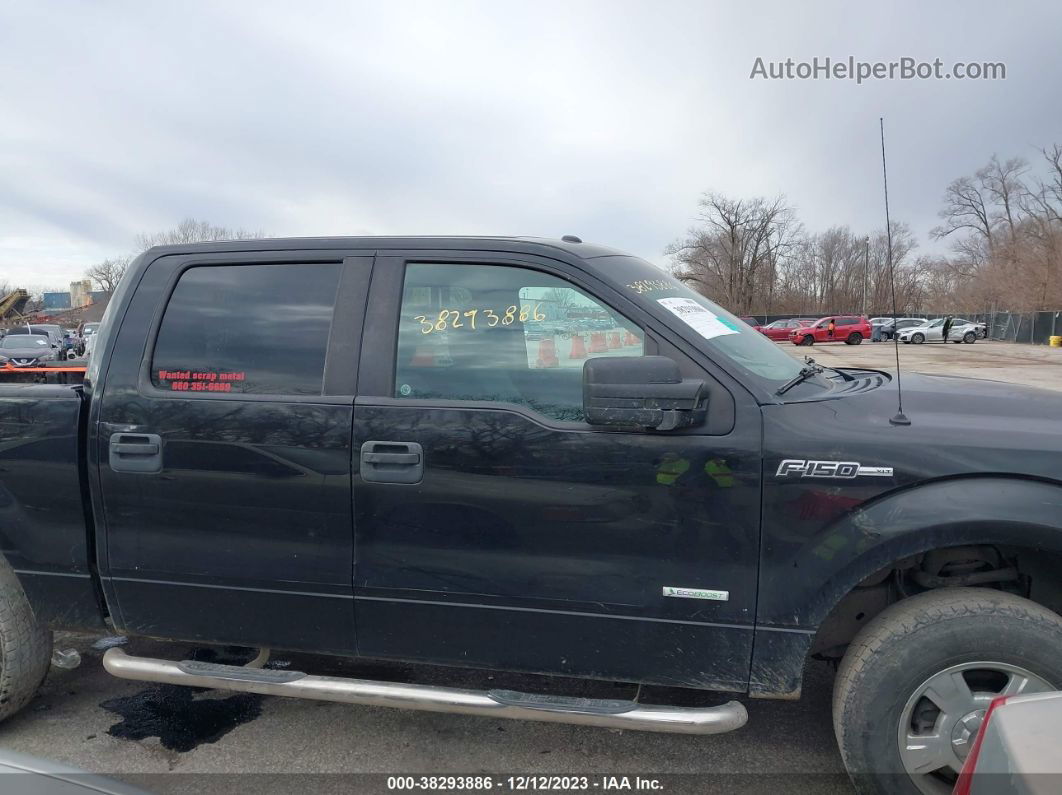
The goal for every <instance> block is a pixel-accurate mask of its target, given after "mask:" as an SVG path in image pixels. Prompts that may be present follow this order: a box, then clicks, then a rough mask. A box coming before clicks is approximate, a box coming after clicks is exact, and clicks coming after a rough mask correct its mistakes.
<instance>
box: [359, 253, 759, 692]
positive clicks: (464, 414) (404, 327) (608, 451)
mask: <svg viewBox="0 0 1062 795" xmlns="http://www.w3.org/2000/svg"><path fill="white" fill-rule="evenodd" d="M369 305H370V310H369V312H370V314H369V315H368V319H367V323H366V337H365V340H366V342H365V345H366V347H367V348H368V349H371V350H372V351H373V352H374V355H373V356H372V357H368V356H366V355H364V354H363V356H362V359H361V362H362V368H361V378H360V380H359V393H358V399H357V401H356V410H355V433H354V437H355V445H354V446H355V450H354V452H355V455H356V456H357V457H358V458H359V461H358V465H357V467H356V469H357V471H356V473H355V477H354V502H355V538H356V541H355V545H356V564H355V613H356V620H357V624H358V636H359V639H358V646H359V650H360V651H361V653H363V654H366V655H369V656H381V657H395V658H401V659H422V660H428V661H433V662H446V663H452V664H471V665H486V666H491V667H500V668H512V669H524V670H535V671H542V672H553V673H572V674H577V675H583V676H586V675H593V676H601V677H607V678H615V679H641V680H645V681H659V682H666V683H668V684H676V685H678V684H684V685H693V686H703V687H716V688H722V689H727V688H729V689H736V690H740V689H742V688H743V687H744V686H745V683H746V681H747V673H748V666H749V660H750V654H751V644H752V635H753V633H752V616H753V612H754V608H755V594H756V574H755V572H756V560H757V550H758V521H759V510H760V507H759V506H760V485H759V483H760V477H759V445H760V424H759V413H758V409H757V407H756V406H755V404H753V403H752V401H751V399H750V398H748V397H747V396H744V397H742V396H741V395H740V394H739V395H737V396H735V395H734V394H732V392H731V390H730V389H729V388H728V387H727V385H726V384H725V383H724V382H723V381H722V380H721V378H722V377H720V378H716V377H715V376H713V375H712V374H711V373H709V372H707V371H705V370H702V369H700V367H699V366H698V365H697V364H696V363H694V362H693V361H692V360H690V359H689V358H687V357H685V356H683V355H682V353H680V352H679V351H678V350H677V349H676V348H674V347H673V346H672V345H671V344H670V343H669V342H667V340H666V335H660V334H658V333H655V332H652V331H650V330H649V329H648V328H647V327H646V326H644V325H642V322H641V321H640V320H639V317H640V316H639V314H638V310H637V307H635V306H632V305H631V304H630V303H629V302H627V301H625V300H624V298H623V296H621V295H619V294H617V293H616V291H615V290H612V288H609V287H608V286H607V285H601V284H600V283H596V282H595V281H594V280H593V279H591V278H590V277H588V276H587V275H586V274H580V273H578V272H577V271H574V270H572V269H567V268H566V266H565V267H562V266H561V264H560V263H558V262H555V261H552V260H548V259H545V258H535V257H531V256H528V255H505V254H492V253H489V252H468V253H465V254H462V253H460V252H438V253H435V254H433V253H431V252H409V253H408V254H403V253H401V252H390V253H389V254H388V255H387V256H384V252H380V256H378V258H377V262H376V266H375V269H374V275H373V287H372V294H371V297H370V302H369ZM643 353H659V354H663V355H668V356H672V357H674V358H675V359H676V360H677V361H678V362H679V364H680V367H681V368H682V370H683V372H684V373H686V374H687V375H689V376H693V377H698V378H702V379H704V380H705V382H706V384H707V388H708V390H709V392H710V393H711V398H710V399H711V403H710V405H711V409H710V412H709V413H710V421H709V423H708V424H707V425H705V426H703V427H700V428H693V429H688V430H684V431H681V432H677V433H653V434H649V433H636V432H629V433H628V432H614V431H613V432H603V431H601V430H599V429H597V430H595V429H594V428H592V427H591V426H589V425H588V424H586V423H585V422H584V420H583V413H582V364H583V362H584V361H585V360H586V357H587V356H618V355H622V356H639V355H642V354H643Z"/></svg>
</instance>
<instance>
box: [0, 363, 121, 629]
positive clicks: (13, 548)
mask: <svg viewBox="0 0 1062 795" xmlns="http://www.w3.org/2000/svg"><path fill="white" fill-rule="evenodd" d="M83 408H84V398H83V396H82V393H81V390H80V389H79V388H77V387H71V386H57V385H43V384H42V385H37V384H24V385H8V384H5V385H0V553H2V554H3V556H4V558H5V559H6V560H7V562H8V563H9V564H10V565H11V567H12V568H13V569H14V570H15V573H16V574H17V575H18V578H19V580H20V581H21V583H22V587H23V588H24V589H25V591H26V595H27V597H28V598H29V601H30V604H31V605H32V606H33V610H34V612H35V613H36V615H37V618H38V620H40V621H43V622H45V623H47V624H49V625H50V626H52V627H55V628H70V629H78V628H92V627H101V626H103V614H102V610H101V602H100V600H99V598H98V589H97V586H96V583H95V579H94V575H93V569H94V561H93V558H94V551H93V544H92V534H91V527H89V526H88V522H89V521H90V520H89V518H88V517H87V514H86V510H85V505H86V502H85V495H86V494H87V490H86V489H85V482H84V467H83V463H84V439H85V434H84V429H83V427H82V423H83V420H84V412H83Z"/></svg>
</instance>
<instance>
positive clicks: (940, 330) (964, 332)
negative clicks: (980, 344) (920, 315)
mask: <svg viewBox="0 0 1062 795" xmlns="http://www.w3.org/2000/svg"><path fill="white" fill-rule="evenodd" d="M898 336H899V339H900V342H905V343H914V344H915V345H920V344H921V343H923V342H943V341H944V318H942V317H938V318H937V319H936V320H927V321H926V322H925V323H923V324H922V325H920V326H911V327H910V328H905V329H903V330H902V331H901V332H900V333H899V335H898ZM980 336H981V334H980V332H979V331H978V329H977V324H976V323H971V322H969V321H968V320H962V319H961V318H957V319H955V320H954V321H952V325H951V329H949V331H948V340H949V341H950V342H965V343H967V344H971V343H974V342H977V338H978V337H980Z"/></svg>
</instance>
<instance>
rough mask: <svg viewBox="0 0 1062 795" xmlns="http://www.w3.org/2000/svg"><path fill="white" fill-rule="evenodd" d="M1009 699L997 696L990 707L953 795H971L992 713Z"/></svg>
mask: <svg viewBox="0 0 1062 795" xmlns="http://www.w3.org/2000/svg"><path fill="white" fill-rule="evenodd" d="M1008 698H1010V696H996V697H995V698H993V699H992V703H990V704H989V705H988V710H987V711H986V712H985V719H984V720H983V721H981V728H980V729H978V731H977V737H976V738H975V739H974V744H973V747H971V748H970V755H969V756H967V757H966V761H965V762H963V764H962V771H960V773H959V777H958V779H956V780H955V789H953V790H952V791H951V795H970V787H972V786H973V777H974V773H976V772H977V757H978V756H980V754H981V743H983V742H984V740H985V731H986V730H987V729H988V722H989V721H990V720H992V713H993V712H995V711H996V708H997V707H1002V706H1003V705H1004V704H1006V703H1007V699H1008Z"/></svg>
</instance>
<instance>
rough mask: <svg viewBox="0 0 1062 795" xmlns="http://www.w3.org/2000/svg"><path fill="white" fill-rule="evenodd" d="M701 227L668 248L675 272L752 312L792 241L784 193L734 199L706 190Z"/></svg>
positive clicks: (727, 303)
mask: <svg viewBox="0 0 1062 795" xmlns="http://www.w3.org/2000/svg"><path fill="white" fill-rule="evenodd" d="M697 220H698V222H699V223H698V225H697V226H695V227H693V228H691V229H690V230H689V232H688V233H687V236H686V238H684V239H682V240H678V241H676V242H675V243H672V244H671V245H670V246H668V248H667V251H666V253H667V254H669V255H670V256H671V257H672V258H673V260H674V264H675V276H676V278H678V279H680V280H681V281H684V282H687V283H689V284H691V285H693V286H694V287H695V289H697V290H698V291H699V292H702V293H704V294H705V295H707V296H709V297H711V298H714V299H716V300H718V301H719V302H720V303H722V304H724V305H725V306H727V307H729V308H730V309H732V310H733V311H735V312H738V313H741V314H747V313H748V312H749V311H751V309H752V308H753V305H754V304H755V303H756V302H757V297H758V295H765V294H766V293H767V292H769V287H770V284H771V282H772V281H773V279H774V278H775V276H774V270H775V267H776V266H777V259H778V257H779V255H780V253H781V252H780V249H781V248H782V247H783V246H788V245H790V244H791V236H792V235H791V230H792V227H793V226H794V225H795V224H796V220H795V217H794V213H793V211H792V209H791V208H789V207H788V206H787V204H786V202H785V199H784V197H782V196H779V197H777V198H775V199H764V198H754V199H733V198H730V197H728V196H724V195H722V194H720V193H706V194H704V196H702V198H701V200H700V212H699V214H698V216H697Z"/></svg>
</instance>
